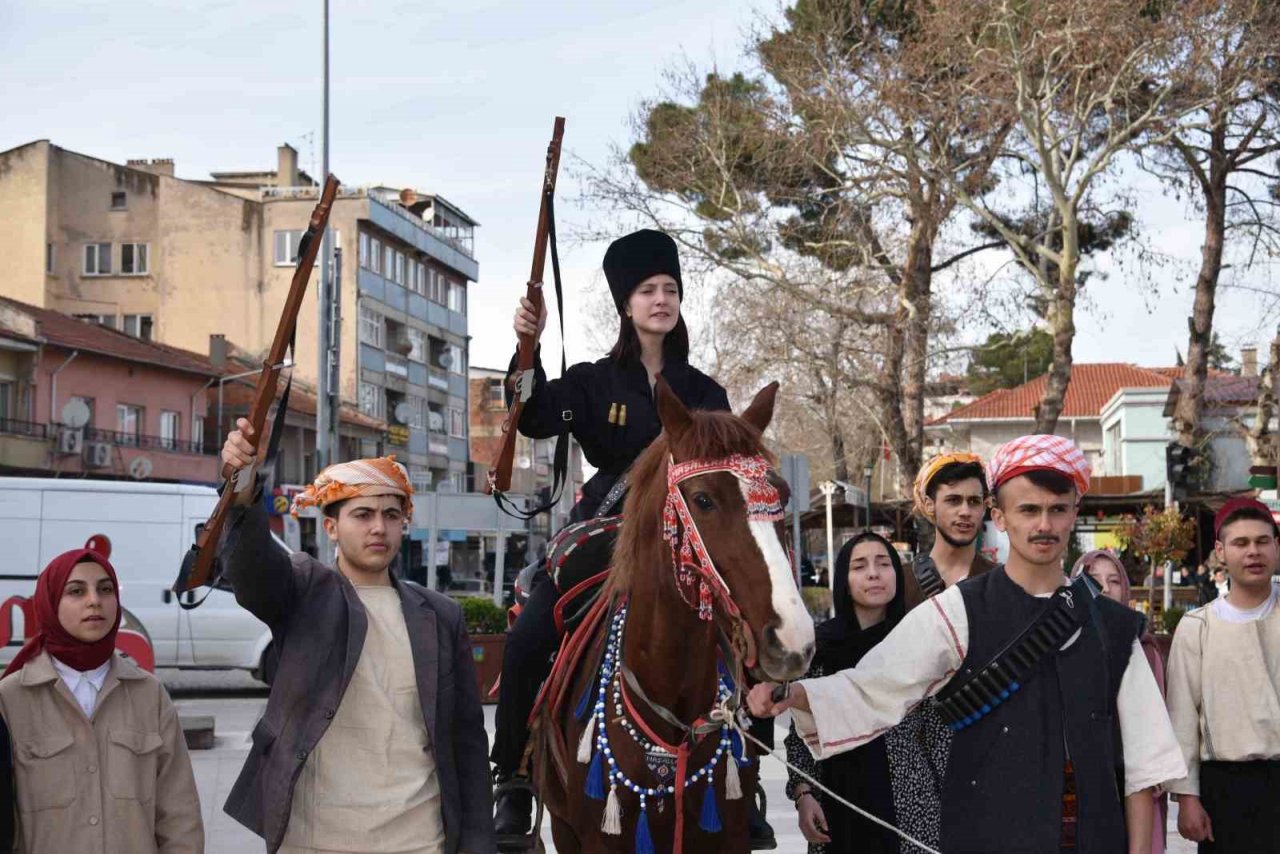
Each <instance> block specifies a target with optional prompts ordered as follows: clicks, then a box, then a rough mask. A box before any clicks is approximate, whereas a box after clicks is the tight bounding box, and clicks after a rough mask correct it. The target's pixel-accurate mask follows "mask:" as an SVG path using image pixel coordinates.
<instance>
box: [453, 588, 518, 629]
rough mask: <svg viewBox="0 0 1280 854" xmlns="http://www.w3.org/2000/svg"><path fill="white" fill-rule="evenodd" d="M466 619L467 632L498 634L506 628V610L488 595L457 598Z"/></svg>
mask: <svg viewBox="0 0 1280 854" xmlns="http://www.w3.org/2000/svg"><path fill="white" fill-rule="evenodd" d="M458 603H459V604H460V605H462V616H463V619H465V620H466V621H467V633H468V634H472V635H500V634H502V633H503V632H505V631H506V630H507V611H506V609H505V608H502V607H501V606H498V605H495V604H493V600H492V599H490V598H489V597H488V596H464V597H462V598H460V599H459V600H458Z"/></svg>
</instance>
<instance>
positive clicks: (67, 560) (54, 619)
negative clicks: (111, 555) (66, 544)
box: [4, 549, 123, 676]
mask: <svg viewBox="0 0 1280 854" xmlns="http://www.w3.org/2000/svg"><path fill="white" fill-rule="evenodd" d="M78 563H96V564H97V565H98V566H100V567H102V568H103V569H105V570H106V571H107V576H108V577H109V578H110V579H111V583H112V584H114V585H115V588H116V596H117V597H119V595H120V582H119V581H118V580H117V579H116V571H115V569H113V568H112V566H111V563H110V561H108V560H107V559H106V558H105V557H103V556H102V555H101V554H99V553H98V552H96V551H93V550H92V549H74V550H72V551H69V552H63V553H62V554H60V555H58V556H57V557H55V558H54V559H53V560H51V561H49V565H48V566H46V567H45V568H44V572H42V573H40V578H39V580H37V581H36V595H35V606H36V633H35V635H34V636H32V638H31V639H30V640H29V641H27V642H26V643H25V644H23V647H22V649H21V650H19V651H18V654H17V655H16V656H14V659H13V661H11V662H9V666H8V667H6V668H5V670H4V675H5V676H8V675H9V674H10V673H17V672H18V671H19V670H21V669H22V667H23V665H24V664H26V663H27V662H28V661H30V660H31V659H33V658H35V657H36V656H37V655H39V654H40V650H42V649H43V650H48V651H49V654H50V655H52V656H53V657H54V658H56V659H58V660H59V661H61V662H62V663H63V664H66V665H67V666H69V667H73V668H75V669H76V670H82V671H83V670H93V669H94V668H96V667H99V666H101V665H102V664H104V663H106V661H107V659H109V658H111V653H112V651H114V650H115V648H116V632H117V631H119V630H120V615H121V614H122V613H123V608H116V622H115V625H113V626H112V627H111V631H109V632H107V633H106V634H105V635H103V636H102V638H101V639H99V640H97V641H94V642H93V643H85V642H84V641H82V640H77V639H76V638H74V637H72V636H71V634H70V632H68V631H67V630H66V629H65V628H63V627H62V623H61V622H59V621H58V602H59V601H61V599H62V589H63V588H64V587H66V586H67V579H68V578H70V577H71V570H73V569H75V566H76V564H78ZM117 601H118V599H117Z"/></svg>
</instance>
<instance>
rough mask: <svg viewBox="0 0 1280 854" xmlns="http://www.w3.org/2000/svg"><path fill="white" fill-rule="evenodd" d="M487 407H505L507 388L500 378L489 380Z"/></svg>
mask: <svg viewBox="0 0 1280 854" xmlns="http://www.w3.org/2000/svg"><path fill="white" fill-rule="evenodd" d="M489 408H490V409H506V408H507V390H506V387H505V384H504V383H503V382H502V380H489Z"/></svg>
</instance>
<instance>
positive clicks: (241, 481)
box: [173, 175, 338, 593]
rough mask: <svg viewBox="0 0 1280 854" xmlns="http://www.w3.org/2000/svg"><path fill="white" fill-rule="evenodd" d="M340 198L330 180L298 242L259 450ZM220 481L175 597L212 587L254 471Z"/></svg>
mask: <svg viewBox="0 0 1280 854" xmlns="http://www.w3.org/2000/svg"><path fill="white" fill-rule="evenodd" d="M337 194H338V179H337V178H335V177H333V176H332V175H330V176H329V177H328V178H326V179H325V182H324V189H323V190H322V191H321V193H320V202H319V204H317V205H316V207H315V210H313V211H312V212H311V222H310V223H309V224H308V225H307V230H306V232H304V233H303V235H302V238H301V239H300V240H299V257H298V266H297V268H296V269H295V270H294V271H293V281H292V282H291V283H290V285H289V295H288V296H287V297H286V298H285V302H284V311H283V313H282V314H281V316H280V324H279V325H278V326H277V327H276V336H275V338H274V339H273V340H272V342H271V350H270V351H269V352H268V354H267V360H266V362H265V363H264V364H263V366H262V372H261V373H259V374H258V385H257V388H256V389H255V390H254V393H253V394H254V396H253V407H252V409H250V411H249V423H250V424H252V425H253V436H252V437H250V438H249V440H250V441H251V442H253V443H254V445H255V447H256V448H258V449H261V448H264V447H266V446H265V445H264V444H263V441H262V440H263V433H264V432H265V430H266V426H267V414H268V413H269V412H270V411H271V404H272V403H273V402H274V401H275V398H276V388H277V386H278V385H279V380H280V369H281V366H282V363H283V362H284V359H285V355H286V353H287V352H288V350H289V346H290V345H291V344H292V343H293V333H294V329H295V328H296V327H297V324H298V312H299V311H300V310H301V309H302V300H303V298H304V297H305V296H306V294H307V283H308V281H309V280H310V279H311V270H312V268H313V267H314V266H315V263H316V255H317V254H319V252H320V245H321V243H322V237H323V235H324V229H325V226H326V225H327V224H328V222H329V211H330V209H331V208H332V207H333V200H334V197H335V196H336V195H337ZM219 427H221V425H219ZM222 479H223V480H224V481H226V483H225V484H224V485H223V488H222V494H221V495H220V496H219V498H218V505H217V506H216V507H215V508H214V509H213V513H212V514H211V515H210V516H209V520H208V521H207V522H205V523H204V526H203V527H202V528H201V529H200V533H199V535H198V536H197V537H196V541H195V544H194V545H193V546H192V547H191V550H190V551H188V552H187V555H186V557H185V558H183V561H182V569H181V570H180V571H179V572H178V580H177V581H175V582H174V584H173V589H174V591H175V592H177V593H184V592H186V591H188V590H193V589H195V588H197V587H202V586H204V585H206V584H208V583H209V579H210V577H211V576H212V575H213V561H214V557H215V556H216V552H217V548H218V541H219V540H220V539H221V538H222V529H223V527H224V526H225V525H226V521H227V513H228V512H230V510H231V505H232V504H233V503H234V502H235V499H236V496H237V495H240V494H242V493H244V492H246V491H249V490H252V489H253V466H250V467H248V468H246V469H243V470H241V471H240V472H237V471H236V470H235V469H234V468H232V467H231V466H230V465H225V466H223V468H222Z"/></svg>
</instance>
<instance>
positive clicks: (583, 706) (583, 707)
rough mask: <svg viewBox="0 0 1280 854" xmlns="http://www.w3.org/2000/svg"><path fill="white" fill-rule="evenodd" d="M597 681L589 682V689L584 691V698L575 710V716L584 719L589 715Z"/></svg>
mask: <svg viewBox="0 0 1280 854" xmlns="http://www.w3.org/2000/svg"><path fill="white" fill-rule="evenodd" d="M595 690H596V686H595V683H590V682H589V683H588V684H587V690H585V691H583V692H582V699H580V700H579V701H578V707H577V708H576V709H574V710H573V716H574V717H575V718H577V719H578V720H584V719H586V717H587V709H589V708H591V695H592V694H593V693H595Z"/></svg>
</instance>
